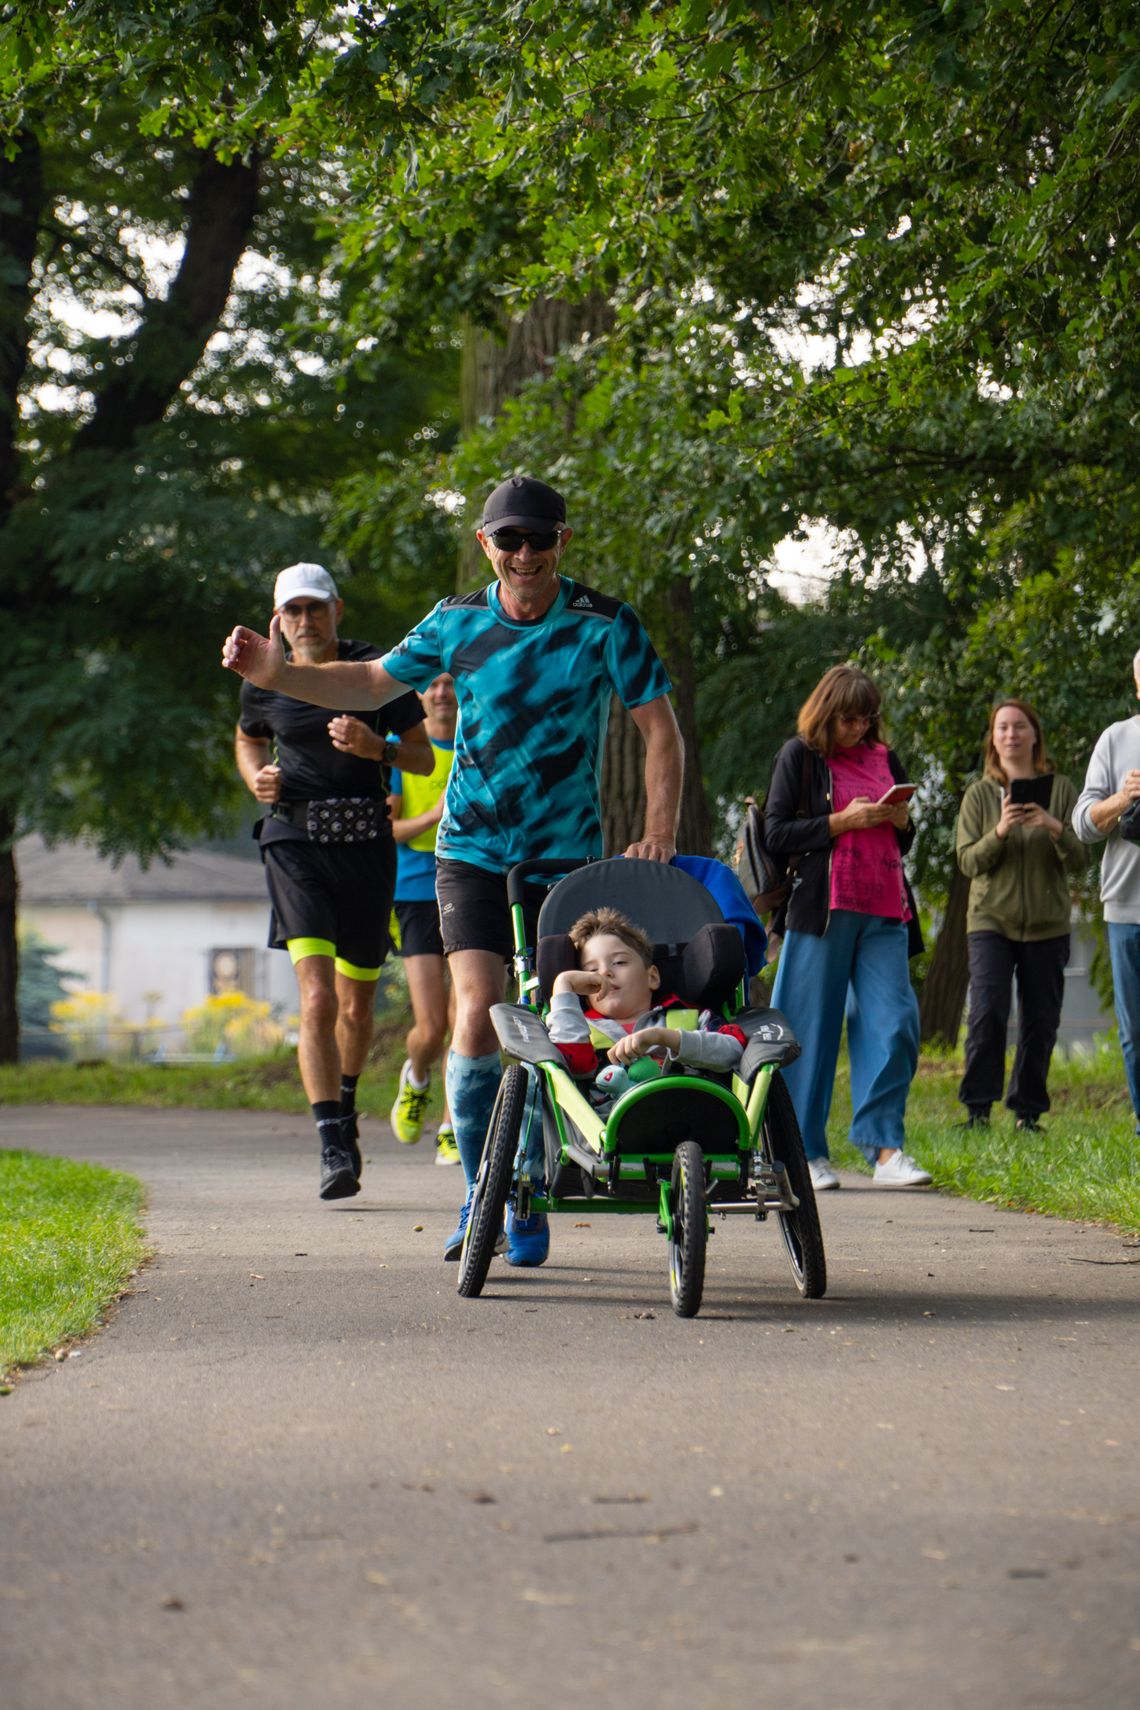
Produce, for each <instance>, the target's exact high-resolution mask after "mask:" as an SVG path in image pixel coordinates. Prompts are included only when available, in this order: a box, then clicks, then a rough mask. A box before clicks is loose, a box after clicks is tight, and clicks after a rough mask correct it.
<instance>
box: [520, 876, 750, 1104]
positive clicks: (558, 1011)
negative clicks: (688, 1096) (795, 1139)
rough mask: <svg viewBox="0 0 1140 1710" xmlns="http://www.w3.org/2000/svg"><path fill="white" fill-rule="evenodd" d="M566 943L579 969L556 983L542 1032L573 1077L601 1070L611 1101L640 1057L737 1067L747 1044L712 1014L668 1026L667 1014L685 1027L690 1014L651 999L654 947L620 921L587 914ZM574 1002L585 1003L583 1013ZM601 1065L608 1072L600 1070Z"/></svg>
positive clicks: (717, 1068) (606, 912)
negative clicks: (607, 1066)
mask: <svg viewBox="0 0 1140 1710" xmlns="http://www.w3.org/2000/svg"><path fill="white" fill-rule="evenodd" d="M568 936H569V938H570V941H571V943H572V944H573V946H574V948H575V950H576V951H577V952H578V961H579V966H578V967H577V968H569V969H565V970H564V971H563V972H562V973H560V974H558V975H557V976H556V978H555V981H554V986H553V989H552V992H551V999H550V1011H549V1014H548V1016H547V1031H548V1033H549V1035H550V1038H551V1041H552V1042H553V1043H554V1044H555V1045H557V1046H558V1048H559V1050H560V1051H561V1053H562V1055H563V1057H564V1058H565V1060H566V1066H567V1068H568V1069H569V1070H570V1073H571V1074H572V1075H576V1076H584V1075H594V1074H596V1073H597V1071H598V1070H599V1068H601V1069H602V1074H601V1076H600V1077H599V1082H600V1086H601V1089H602V1090H604V1091H605V1092H607V1093H609V1094H610V1095H611V1096H613V1095H616V1094H618V1093H620V1092H622V1091H623V1090H624V1088H625V1086H626V1085H628V1082H629V1078H630V1077H629V1071H630V1070H632V1069H633V1067H634V1065H636V1064H638V1063H640V1062H642V1061H644V1060H645V1059H647V1058H648V1059H650V1060H652V1061H653V1062H654V1063H655V1064H660V1065H663V1066H665V1067H668V1065H669V1064H670V1063H671V1062H677V1063H683V1064H684V1065H686V1066H687V1067H689V1068H694V1069H709V1070H712V1071H714V1072H715V1073H719V1074H731V1072H732V1071H733V1069H735V1068H736V1066H737V1064H738V1063H739V1062H740V1058H741V1054H742V1053H743V1050H744V1047H745V1044H746V1043H747V1041H746V1039H745V1036H744V1034H743V1033H742V1032H741V1031H740V1029H739V1028H738V1027H734V1026H733V1025H732V1024H731V1023H727V1022H725V1021H723V1020H722V1019H721V1018H720V1017H718V1016H715V1015H714V1014H713V1013H712V1011H711V1010H704V1011H702V1012H701V1013H700V1015H699V1016H696V1017H695V1020H696V1026H695V1027H693V1026H691V1025H690V1026H686V1027H679V1026H673V1025H670V1022H671V1020H672V1019H673V1012H677V1019H684V1020H686V1021H688V1020H689V1018H690V1016H692V1015H693V1012H692V1011H691V1010H688V1011H687V1006H686V1005H685V1003H684V1001H683V999H681V998H679V997H676V996H674V995H672V994H667V995H665V996H655V994H657V993H659V991H660V986H661V975H660V973H659V972H658V970H657V967H656V965H655V964H654V961H653V947H652V945H651V944H650V942H649V938H648V936H647V934H646V933H644V932H643V931H642V929H641V928H640V926H637V925H636V924H635V923H634V922H633V921H632V920H630V919H628V917H627V916H626V915H624V914H622V913H620V911H619V910H617V909H615V908H596V909H593V910H591V911H590V912H589V913H588V914H583V915H581V916H580V917H579V919H578V920H576V921H575V922H574V924H573V926H572V927H571V928H570V931H569V934H568ZM581 998H585V999H586V1000H587V1008H586V1010H585V1012H583V1010H582V1006H581V1003H580V1002H579V999H581ZM686 1011H687V1013H686ZM606 1060H608V1062H609V1064H610V1065H612V1068H611V1069H605V1068H603V1067H602V1065H603V1063H604V1062H605V1061H606ZM650 1072H652V1071H650ZM637 1078H641V1077H640V1076H638V1077H637Z"/></svg>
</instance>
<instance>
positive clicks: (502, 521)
mask: <svg viewBox="0 0 1140 1710" xmlns="http://www.w3.org/2000/svg"><path fill="white" fill-rule="evenodd" d="M565 521H566V501H565V499H563V497H562V494H561V493H556V492H555V491H554V488H553V487H548V486H547V484H546V482H545V481H536V480H535V479H534V477H533V475H512V476H511V478H510V480H509V481H500V482H499V485H498V486H497V487H496V488H495V490H494V492H493V493H489V494H488V495H487V502H486V504H485V505H484V506H483V529H484V532H485V533H487V534H490V533H491V532H492V531H493V530H494V529H497V528H533V529H548V528H553V527H555V526H556V525H559V524H562V523H564V522H565Z"/></svg>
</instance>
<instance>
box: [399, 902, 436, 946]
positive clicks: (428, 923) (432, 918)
mask: <svg viewBox="0 0 1140 1710" xmlns="http://www.w3.org/2000/svg"><path fill="white" fill-rule="evenodd" d="M396 919H397V920H398V921H399V923H400V955H401V956H442V955H443V938H442V937H441V935H440V930H439V904H438V903H437V902H436V901H435V900H434V899H433V900H432V901H431V902H401V901H400V900H399V898H397V899H396Z"/></svg>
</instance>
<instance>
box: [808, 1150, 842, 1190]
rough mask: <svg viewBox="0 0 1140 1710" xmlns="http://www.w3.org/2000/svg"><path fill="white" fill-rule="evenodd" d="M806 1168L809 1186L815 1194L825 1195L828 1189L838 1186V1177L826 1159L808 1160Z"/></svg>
mask: <svg viewBox="0 0 1140 1710" xmlns="http://www.w3.org/2000/svg"><path fill="white" fill-rule="evenodd" d="M807 1167H808V1173H809V1174H810V1176H811V1185H812V1187H813V1188H814V1189H815V1191H816V1193H826V1192H827V1190H828V1188H837V1187H838V1186H839V1177H838V1176H837V1175H836V1173H835V1171H834V1170H833V1169H832V1167H831V1164H830V1162H829V1161H828V1159H827V1158H809V1159H808V1161H807Z"/></svg>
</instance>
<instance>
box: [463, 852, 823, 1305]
mask: <svg viewBox="0 0 1140 1710" xmlns="http://www.w3.org/2000/svg"><path fill="white" fill-rule="evenodd" d="M531 884H539V885H541V886H542V888H543V889H545V890H546V893H547V894H546V896H545V899H544V901H543V902H542V906H541V909H540V911H539V914H538V929H537V934H536V940H537V941H536V945H535V947H534V948H533V949H532V948H530V947H528V945H527V942H526V938H527V929H526V924H525V922H526V910H525V907H524V898H525V896H526V894H527V892H526V887H527V886H528V885H531ZM508 899H509V903H510V909H511V922H512V933H513V938H514V946H515V955H514V976H515V979H516V981H517V988H518V993H517V1001H516V1002H514V1003H501V1004H496V1005H494V1006H493V1008H492V1010H491V1018H492V1021H493V1023H494V1027H495V1032H496V1034H497V1036H498V1040H499V1045H500V1049H501V1052H502V1057H503V1062H504V1072H503V1077H502V1080H501V1082H500V1084H499V1090H498V1095H497V1098H496V1102H495V1106H494V1110H493V1113H492V1116H491V1121H490V1124H489V1126H488V1130H487V1139H486V1142H485V1144H484V1148H483V1156H482V1160H481V1162H480V1166H479V1172H478V1175H477V1178H476V1181H475V1186H474V1189H473V1192H472V1199H471V1205H470V1210H469V1217H468V1224H467V1233H466V1237H465V1239H464V1244H463V1251H462V1254H461V1256H460V1266H459V1280H458V1289H459V1293H460V1294H461V1295H465V1296H468V1297H470V1296H475V1295H478V1294H479V1293H480V1292H481V1291H482V1289H483V1286H484V1283H485V1282H486V1279H487V1273H488V1270H489V1268H490V1264H491V1260H492V1257H493V1255H494V1252H495V1247H496V1242H497V1241H499V1239H500V1236H501V1234H502V1229H503V1217H504V1212H505V1210H506V1207H507V1204H508V1202H509V1203H510V1204H511V1205H512V1206H513V1208H514V1211H515V1213H516V1215H517V1216H518V1217H520V1218H525V1217H528V1216H530V1215H531V1214H533V1213H535V1212H542V1211H545V1212H548V1213H550V1214H551V1215H557V1214H558V1213H561V1212H573V1213H575V1214H577V1215H579V1216H580V1215H581V1213H582V1211H583V1209H584V1207H587V1206H588V1207H589V1210H590V1214H591V1216H593V1215H594V1214H596V1213H599V1212H616V1213H651V1214H654V1215H655V1216H656V1219H657V1229H658V1231H659V1232H660V1233H662V1234H663V1235H664V1236H665V1238H666V1242H667V1246H668V1256H669V1288H670V1294H671V1297H672V1303H673V1309H674V1311H675V1312H676V1313H677V1314H678V1315H679V1316H680V1317H682V1318H691V1317H693V1316H694V1315H695V1314H696V1313H697V1312H698V1311H699V1310H700V1305H701V1296H702V1293H703V1290H704V1278H705V1256H706V1245H707V1240H708V1236H709V1234H710V1232H711V1222H710V1220H711V1218H712V1216H713V1215H716V1216H720V1217H724V1216H730V1215H743V1216H750V1217H753V1218H754V1219H755V1220H756V1221H757V1222H759V1223H764V1222H766V1221H767V1220H768V1219H769V1218H773V1217H774V1218H775V1220H776V1224H777V1226H778V1228H779V1231H780V1234H781V1236H782V1238H783V1246H784V1250H785V1253H786V1255H787V1258H788V1260H789V1262H790V1265H791V1271H792V1277H793V1279H794V1282H795V1286H796V1288H797V1290H798V1292H799V1293H800V1295H801V1296H803V1297H804V1298H805V1299H817V1298H818V1297H819V1296H821V1295H822V1294H823V1293H824V1291H825V1289H826V1287H827V1270H826V1261H825V1257H824V1249H823V1238H822V1235H821V1232H820V1226H819V1214H818V1211H817V1209H816V1203H815V1194H814V1192H813V1189H812V1184H811V1176H810V1174H809V1171H808V1167H807V1161H806V1158H805V1156H804V1150H803V1142H802V1140H801V1138H800V1132H799V1126H798V1124H797V1121H796V1115H795V1111H794V1109H793V1106H792V1101H791V1097H790V1095H789V1093H788V1090H787V1088H786V1086H785V1085H784V1082H783V1079H782V1077H781V1075H780V1068H781V1067H782V1065H784V1064H786V1063H790V1062H792V1061H794V1060H795V1058H796V1057H797V1056H798V1055H799V1050H800V1048H799V1045H798V1044H797V1042H796V1040H795V1037H794V1035H793V1033H792V1030H791V1028H790V1027H789V1026H788V1023H787V1022H786V1021H785V1019H784V1017H783V1016H782V1015H781V1014H780V1013H779V1011H778V1010H774V1009H754V1008H753V1009H750V1008H747V1007H745V1002H744V975H745V957H744V946H743V941H742V938H741V935H740V933H739V932H738V930H737V928H736V927H735V926H732V925H730V924H728V923H727V922H726V921H725V920H724V918H723V916H722V914H721V910H720V908H719V907H718V905H717V903H716V902H715V901H714V899H713V897H712V895H711V894H710V893H709V891H707V890H706V889H705V887H704V886H703V885H701V884H699V883H698V882H697V880H696V879H695V878H693V877H692V876H691V875H690V874H688V873H686V872H683V871H681V870H680V869H679V868H677V867H671V866H666V865H665V864H664V863H662V862H658V861H638V860H627V859H625V858H624V857H620V858H616V859H612V860H600V861H590V862H586V863H573V862H555V861H524V862H522V863H520V864H519V865H518V866H516V867H514V868H512V869H511V872H510V873H509V874H508ZM603 905H608V906H610V907H613V908H616V909H618V910H620V912H621V913H622V914H624V915H626V916H627V917H628V918H629V919H631V920H633V921H636V922H637V924H638V925H639V926H641V927H642V929H643V930H644V931H645V932H646V933H647V934H648V936H649V938H650V940H651V942H652V944H653V946H654V960H655V962H656V964H657V967H658V969H659V971H660V974H661V990H662V991H666V992H673V993H675V994H677V996H678V997H680V998H681V999H682V1001H683V1002H685V1003H686V1004H688V1005H691V1006H692V1007H693V1008H695V1009H697V1010H704V1009H709V1010H712V1011H713V1012H714V1013H715V1014H717V1015H720V1016H722V1017H723V1018H724V1019H725V1020H726V1021H731V1022H733V1023H734V1024H735V1025H736V1027H738V1028H739V1029H740V1031H741V1032H742V1033H743V1034H744V1035H745V1038H746V1040H747V1044H746V1046H745V1049H744V1052H743V1055H742V1057H741V1059H740V1063H739V1065H738V1067H737V1069H736V1071H735V1073H733V1074H732V1075H731V1076H730V1075H721V1076H716V1075H712V1074H710V1073H708V1072H706V1071H700V1072H697V1071H694V1070H691V1069H685V1068H684V1067H682V1066H681V1065H679V1064H677V1063H673V1064H670V1065H669V1066H668V1067H667V1069H666V1071H665V1072H664V1073H662V1074H661V1075H660V1076H659V1077H658V1078H656V1079H652V1080H645V1081H642V1082H639V1083H636V1084H633V1085H630V1086H628V1087H627V1088H626V1090H624V1091H623V1092H621V1093H620V1094H619V1096H618V1097H617V1098H616V1099H610V1098H607V1097H605V1096H604V1094H602V1093H600V1092H599V1091H598V1090H597V1089H596V1088H595V1086H594V1084H593V1080H592V1078H591V1079H583V1078H575V1077H574V1076H573V1075H572V1074H571V1073H570V1070H569V1069H568V1067H567V1064H566V1060H565V1058H564V1057H563V1055H562V1053H561V1052H560V1051H559V1049H558V1047H557V1046H556V1045H555V1044H553V1043H552V1041H551V1039H550V1037H549V1035H548V1033H547V1030H546V1026H545V1024H544V1022H543V1018H542V1006H543V1005H544V1004H548V1003H549V999H550V993H551V988H552V987H553V984H554V980H555V978H556V976H557V975H558V973H559V972H560V971H562V970H563V969H565V968H572V967H576V966H577V955H576V952H575V950H574V946H573V945H572V943H571V941H570V939H569V937H568V932H569V929H570V927H571V926H572V925H573V923H574V922H575V921H576V920H577V919H578V918H579V917H580V916H581V915H583V914H584V913H586V912H587V911H589V910H591V909H594V908H598V907H601V906H603ZM539 1130H541V1132H539Z"/></svg>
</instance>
